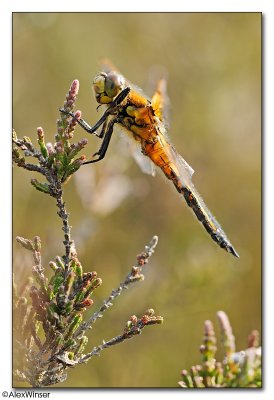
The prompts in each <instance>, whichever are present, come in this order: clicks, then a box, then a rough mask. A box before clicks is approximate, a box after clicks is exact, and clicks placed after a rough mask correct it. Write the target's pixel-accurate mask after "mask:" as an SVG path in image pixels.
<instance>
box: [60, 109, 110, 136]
mask: <svg viewBox="0 0 274 400" xmlns="http://www.w3.org/2000/svg"><path fill="white" fill-rule="evenodd" d="M59 111H61V112H62V113H63V114H66V115H70V116H71V117H72V118H73V119H75V121H77V122H78V124H79V125H80V126H81V127H82V128H83V129H84V130H85V131H86V132H88V133H90V134H95V135H96V136H98V137H100V138H102V137H103V136H101V135H102V133H99V134H98V133H97V132H96V130H97V129H98V128H99V127H100V126H101V125H102V124H103V123H104V122H105V121H106V119H107V117H108V116H109V114H110V109H107V110H106V111H105V112H104V114H103V115H102V117H101V118H100V119H99V120H98V121H97V122H96V124H95V125H94V126H90V125H89V124H88V123H87V122H86V121H85V120H84V119H82V118H80V119H78V118H76V117H75V114H73V113H72V112H71V111H66V110H65V109H64V108H60V110H59Z"/></svg>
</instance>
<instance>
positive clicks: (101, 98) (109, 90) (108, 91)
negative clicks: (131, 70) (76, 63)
mask: <svg viewBox="0 0 274 400" xmlns="http://www.w3.org/2000/svg"><path fill="white" fill-rule="evenodd" d="M124 84H125V80H124V78H123V77H122V75H120V74H118V73H117V72H115V71H111V72H108V73H106V72H100V73H99V74H98V75H96V76H95V78H94V80H93V90H94V92H95V97H96V100H97V102H98V103H100V104H109V103H111V102H112V101H113V99H114V98H115V97H116V96H117V95H118V94H119V93H120V92H121V90H122V89H123V88H124Z"/></svg>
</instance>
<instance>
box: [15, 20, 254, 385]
mask: <svg viewBox="0 0 274 400" xmlns="http://www.w3.org/2000/svg"><path fill="white" fill-rule="evenodd" d="M101 57H108V58H109V59H110V60H112V62H113V63H114V64H116V65H117V67H118V68H119V69H120V71H121V72H122V73H123V74H124V75H125V76H126V77H127V78H128V79H129V80H130V81H132V82H134V83H135V84H137V85H138V86H140V87H142V88H143V89H145V90H146V91H147V92H149V93H148V94H149V95H152V93H153V85H154V84H155V82H156V81H157V78H158V77H159V75H161V74H165V75H167V76H168V94H169V98H170V103H171V107H170V115H171V122H170V130H169V135H170V137H171V138H172V142H173V144H174V145H175V146H176V148H177V150H178V152H179V153H180V154H182V156H183V157H184V158H185V159H186V160H187V162H188V163H189V164H190V165H191V166H192V167H193V168H194V170H195V171H196V172H195V174H194V178H193V181H194V184H195V186H196V187H197V189H198V191H199V192H200V193H201V195H202V196H203V198H204V200H205V202H206V204H207V205H208V207H209V208H210V210H211V211H212V212H213V214H214V215H215V216H216V218H217V219H218V220H219V222H220V223H221V224H222V226H223V228H224V230H225V232H226V233H227V235H228V237H229V238H230V239H231V242H232V244H233V245H234V246H235V248H236V250H237V251H238V252H239V254H240V256H241V258H240V259H236V258H234V257H233V256H232V255H229V254H227V253H226V252H225V251H223V250H221V249H220V248H219V247H218V246H217V245H216V244H215V243H214V242H213V241H212V240H211V238H210V237H209V235H208V234H207V233H206V232H205V230H204V228H203V227H202V226H201V225H200V224H199V223H198V221H197V220H196V218H195V217H194V216H193V215H192V212H191V211H190V210H189V209H188V207H187V206H186V204H185V203H184V201H183V200H181V198H180V197H179V195H178V194H177V193H176V190H175V189H174V188H173V186H172V185H171V184H170V183H169V182H167V183H166V182H165V179H163V178H162V177H161V171H159V173H158V174H157V176H156V177H155V178H152V177H150V176H148V175H145V174H143V173H142V172H141V171H140V169H139V167H138V166H137V165H136V163H135V161H134V160H133V159H132V157H131V155H130V154H129V150H128V147H127V144H126V143H125V142H124V141H123V139H122V138H121V137H120V134H117V135H114V137H113V139H112V142H111V145H110V148H109V151H108V153H107V155H106V158H105V159H104V160H103V161H102V162H100V163H98V164H95V165H92V166H86V167H83V168H81V170H80V171H78V173H77V174H76V175H75V176H74V177H73V178H72V179H71V181H70V182H69V184H67V186H66V187H65V199H66V202H67V208H68V210H69V211H70V213H71V216H70V222H71V225H72V236H73V239H74V240H75V243H76V248H77V250H78V256H79V258H80V260H81V261H82V263H83V265H84V267H85V270H86V271H91V270H96V271H97V272H98V275H99V276H100V277H102V279H103V286H102V287H101V288H100V289H99V290H97V291H96V293H95V297H94V300H95V305H94V306H93V310H91V311H94V310H96V309H97V307H98V306H99V305H100V304H101V303H102V301H103V299H104V298H106V296H107V295H108V294H109V293H110V291H111V289H112V288H115V287H117V286H118V284H119V282H121V280H122V279H123V278H124V276H125V275H126V274H127V272H128V270H129V268H130V267H131V266H132V265H133V264H134V263H135V256H136V254H137V253H139V252H140V251H141V250H142V249H143V247H144V245H145V244H146V243H147V242H148V241H149V240H150V239H151V237H152V236H153V235H155V234H157V235H158V236H159V244H158V247H157V250H156V253H155V255H154V256H153V257H152V259H151V262H150V264H149V266H148V267H146V268H145V276H146V279H145V281H144V282H142V283H139V284H136V285H135V286H134V287H131V288H130V290H128V291H126V292H125V293H124V294H123V295H122V296H121V297H120V298H118V300H117V301H116V303H115V306H114V307H113V308H112V309H111V310H109V311H108V312H106V313H105V316H104V318H103V319H102V320H100V321H98V322H97V323H96V325H95V326H94V328H93V329H92V331H90V332H89V338H90V341H89V348H90V349H91V348H92V347H93V346H95V345H98V344H99V343H101V341H102V339H105V340H107V339H110V338H112V337H113V336H115V335H117V334H120V333H121V331H122V330H123V327H124V325H125V322H126V321H127V320H128V318H129V317H130V315H132V314H137V315H139V316H140V315H142V313H143V312H144V311H145V310H146V309H147V308H149V307H152V308H154V309H155V311H156V314H158V315H162V316H163V317H164V319H165V322H164V324H163V325H162V326H152V327H149V328H147V329H145V330H144V331H143V334H142V335H141V336H140V337H135V338H134V339H132V340H130V341H128V342H125V343H123V344H121V345H117V346H115V347H114V348H112V349H108V350H106V351H104V352H103V353H102V355H101V357H98V358H94V359H92V360H91V361H90V362H89V363H88V364H87V365H82V366H80V367H78V368H75V369H72V370H70V371H69V375H68V379H67V381H66V382H64V383H63V384H62V385H61V384H60V385H56V386H58V387H61V386H63V387H177V381H178V380H179V379H180V370H181V369H183V368H187V369H189V367H190V366H191V365H193V364H197V363H199V362H200V354H199V346H200V344H201V340H202V337H203V322H204V320H206V319H211V320H212V321H213V322H214V324H215V325H216V327H215V328H216V331H218V329H217V322H216V312H217V311H218V310H224V311H225V312H226V313H227V314H228V316H229V318H230V320H231V323H232V326H233V329H234V334H235V336H236V346H237V349H238V350H241V349H243V348H245V346H246V340H247V335H248V334H249V332H250V331H251V330H252V329H254V328H256V329H259V330H260V329H261V14H259V13H238V14H236V13H178V14H175V13H78V14H75V13H15V14H13V127H14V128H15V130H16V131H17V134H18V136H19V137H22V136H24V135H27V136H30V137H31V138H32V139H33V140H34V141H35V140H36V128H37V127H38V126H42V127H43V128H44V130H45V134H46V140H47V141H54V134H55V132H56V124H55V122H56V119H57V118H58V108H59V107H60V106H62V104H63V101H64V98H65V94H66V93H67V91H68V89H69V86H70V84H71V82H72V80H73V79H79V81H80V92H79V95H78V100H77V108H78V109H80V110H82V113H83V117H84V118H85V119H86V120H87V121H88V122H90V123H91V124H93V123H95V122H96V121H97V120H98V118H99V116H100V115H101V113H102V111H101V110H99V111H98V112H96V107H97V103H96V102H95V100H94V98H93V93H92V90H91V83H92V79H93V77H94V75H95V74H96V73H97V72H98V71H99V70H100V67H99V64H98V61H99V60H100V58H101ZM77 137H79V139H80V138H82V137H87V134H86V133H85V132H83V131H82V130H81V129H80V128H77ZM88 139H89V145H88V151H87V154H88V156H90V155H91V154H92V153H93V152H95V151H96V150H97V149H98V147H99V145H100V140H99V139H98V138H95V137H88ZM33 176H35V174H31V173H28V172H26V171H24V170H22V169H19V168H14V172H13V185H14V186H13V235H14V237H15V236H16V235H20V236H24V237H29V238H32V237H34V236H35V235H39V236H41V239H42V243H43V262H44V265H45V266H46V265H47V264H48V262H49V261H50V260H52V259H54V257H55V256H56V255H57V254H63V247H62V231H61V227H60V221H59V219H58V217H57V215H56V208H55V204H54V201H53V199H52V198H50V197H47V196H45V195H43V194H41V193H38V192H37V191H35V190H34V188H33V187H32V186H31V185H30V184H29V181H30V178H32V177H33ZM31 266H32V261H31V259H30V257H29V255H28V254H27V252H26V251H24V250H21V249H20V248H19V246H18V245H17V244H14V272H15V276H16V279H17V280H18V281H19V282H20V281H22V280H23V279H24V278H25V277H26V276H28V275H29V274H30V271H31ZM91 311H89V312H90V313H91ZM219 356H221V354H219Z"/></svg>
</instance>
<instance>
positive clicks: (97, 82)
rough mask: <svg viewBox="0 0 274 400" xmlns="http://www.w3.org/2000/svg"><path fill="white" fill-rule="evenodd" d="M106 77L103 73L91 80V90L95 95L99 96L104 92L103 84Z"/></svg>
mask: <svg viewBox="0 0 274 400" xmlns="http://www.w3.org/2000/svg"><path fill="white" fill-rule="evenodd" d="M106 76H107V74H105V73H104V72H101V73H100V74H98V75H96V77H95V78H94V80H93V89H94V92H95V93H96V94H101V93H104V92H105V83H106Z"/></svg>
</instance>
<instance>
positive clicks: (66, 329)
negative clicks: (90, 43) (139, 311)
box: [13, 80, 163, 387]
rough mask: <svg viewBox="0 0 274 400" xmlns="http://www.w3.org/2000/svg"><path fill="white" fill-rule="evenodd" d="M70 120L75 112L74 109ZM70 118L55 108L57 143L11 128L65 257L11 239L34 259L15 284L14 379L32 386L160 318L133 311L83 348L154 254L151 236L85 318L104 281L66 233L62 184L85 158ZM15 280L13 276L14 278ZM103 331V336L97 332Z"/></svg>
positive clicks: (21, 163) (68, 106)
mask: <svg viewBox="0 0 274 400" xmlns="http://www.w3.org/2000/svg"><path fill="white" fill-rule="evenodd" d="M78 90H79V82H78V81H77V80H74V81H73V82H72V85H71V87H70V90H69V92H68V94H67V95H66V100H65V102H64V106H63V109H65V110H66V111H71V110H72V109H73V107H74V105H75V100H76V96H77V93H78ZM74 115H75V116H76V118H80V117H81V112H80V111H76V113H74ZM75 126H76V121H75V119H72V118H71V117H70V116H69V117H68V116H67V115H66V114H65V113H63V112H61V113H60V118H59V119H58V120H57V133H56V134H55V136H54V139H55V142H54V143H52V142H46V140H45V133H44V131H43V128H41V127H38V128H37V142H38V147H35V146H34V144H33V143H32V141H31V140H30V138H29V137H26V136H25V137H23V139H19V138H18V137H17V135H16V133H15V132H13V144H14V147H13V161H14V163H15V164H16V165H17V166H18V167H21V168H24V169H26V170H28V171H34V172H38V173H40V174H41V175H42V177H43V181H40V180H37V179H36V178H32V179H31V184H32V186H33V187H34V188H35V189H36V190H38V191H39V192H41V193H43V194H47V195H50V196H51V197H53V198H54V199H55V201H56V206H57V215H58V216H59V218H60V219H61V221H62V230H63V236H64V238H63V244H64V254H63V255H62V256H59V255H58V256H56V257H54V259H52V260H51V261H50V262H49V263H48V265H47V266H45V265H44V263H43V260H42V253H41V248H42V245H41V240H40V238H39V237H38V236H36V237H35V238H34V239H33V240H30V239H25V238H23V237H20V236H17V238H16V240H17V242H18V243H19V244H20V245H21V246H22V247H23V248H24V249H26V250H28V251H30V252H31V254H32V257H33V264H34V265H33V267H32V274H31V275H32V276H31V277H29V278H28V279H27V282H25V283H24V284H21V286H20V287H18V286H17V285H16V284H14V291H13V293H14V303H13V306H14V310H13V311H14V312H13V317H14V324H13V329H14V366H15V368H14V377H15V379H16V382H18V381H22V382H24V383H25V384H28V385H30V386H32V387H43V386H50V385H53V384H57V383H60V382H63V381H65V380H66V378H67V369H68V368H70V367H75V366H76V365H78V364H82V363H86V362H87V361H88V360H89V359H90V358H91V357H93V356H94V355H99V354H100V353H101V351H102V350H104V349H106V348H108V347H111V346H113V345H115V344H119V343H122V342H123V341H125V340H127V339H130V338H132V337H134V336H136V335H139V334H140V333H141V332H142V330H143V329H144V327H146V326H148V325H154V324H160V323H162V322H163V318H162V317H161V316H155V314H154V311H153V310H152V309H149V310H148V311H147V312H145V313H144V315H142V316H141V317H140V318H137V317H136V316H135V315H132V316H131V317H130V318H129V321H128V322H127V323H126V327H125V328H124V329H123V331H122V333H121V334H119V335H117V336H115V337H113V338H110V339H109V340H107V341H103V343H102V344H99V345H98V346H95V347H94V348H93V349H92V350H91V351H88V352H87V353H85V351H86V347H87V345H88V338H87V336H86V335H85V333H86V330H87V329H90V328H91V327H92V326H93V325H94V323H95V322H96V320H97V319H98V318H101V317H102V316H103V313H104V312H105V311H106V310H107V309H109V307H110V306H112V305H113V301H114V300H115V299H116V298H117V297H118V296H119V295H120V294H121V293H122V291H123V290H124V289H126V288H127V287H128V286H129V285H130V284H132V283H134V282H140V281H142V280H143V279H144V275H143V274H142V269H143V267H144V266H145V264H147V262H148V260H149V258H150V257H151V255H152V254H153V252H154V249H155V247H156V245H157V242H158V237H157V236H154V237H153V238H152V240H151V242H150V243H149V244H148V245H147V246H146V247H145V250H144V251H143V252H142V253H141V254H139V255H138V256H137V261H136V263H135V265H134V266H133V267H132V268H131V269H130V272H129V273H128V274H127V276H126V277H125V279H124V280H123V281H122V283H120V285H119V286H118V287H117V288H116V289H114V290H113V291H112V292H111V294H110V295H109V296H108V298H107V299H106V300H105V301H104V302H103V304H102V305H101V306H99V307H98V310H97V311H95V312H94V314H93V315H92V316H91V317H90V318H89V319H87V320H85V311H86V310H87V309H88V308H89V307H91V306H92V305H93V298H92V297H93V293H94V291H95V290H97V289H98V288H99V287H100V286H101V285H102V280H101V278H100V277H98V274H97V272H96V271H92V272H85V268H84V267H83V266H82V264H81V262H80V260H79V258H78V256H77V251H76V248H75V244H74V241H73V240H72V238H71V226H70V224H69V212H68V211H67V209H66V205H65V201H64V199H63V196H64V184H65V183H67V182H68V179H69V178H70V177H71V175H72V174H74V173H75V172H76V171H77V170H78V169H79V168H80V167H81V166H82V165H83V162H84V161H85V156H84V155H80V154H79V153H80V152H81V151H82V150H83V149H84V148H85V146H86V145H87V140H86V139H81V140H79V141H78V142H76V143H75V142H73V138H74V128H75ZM14 281H15V282H16V281H17V279H16V275H15V277H14ZM102 336H105V334H104V333H103V334H102Z"/></svg>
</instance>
